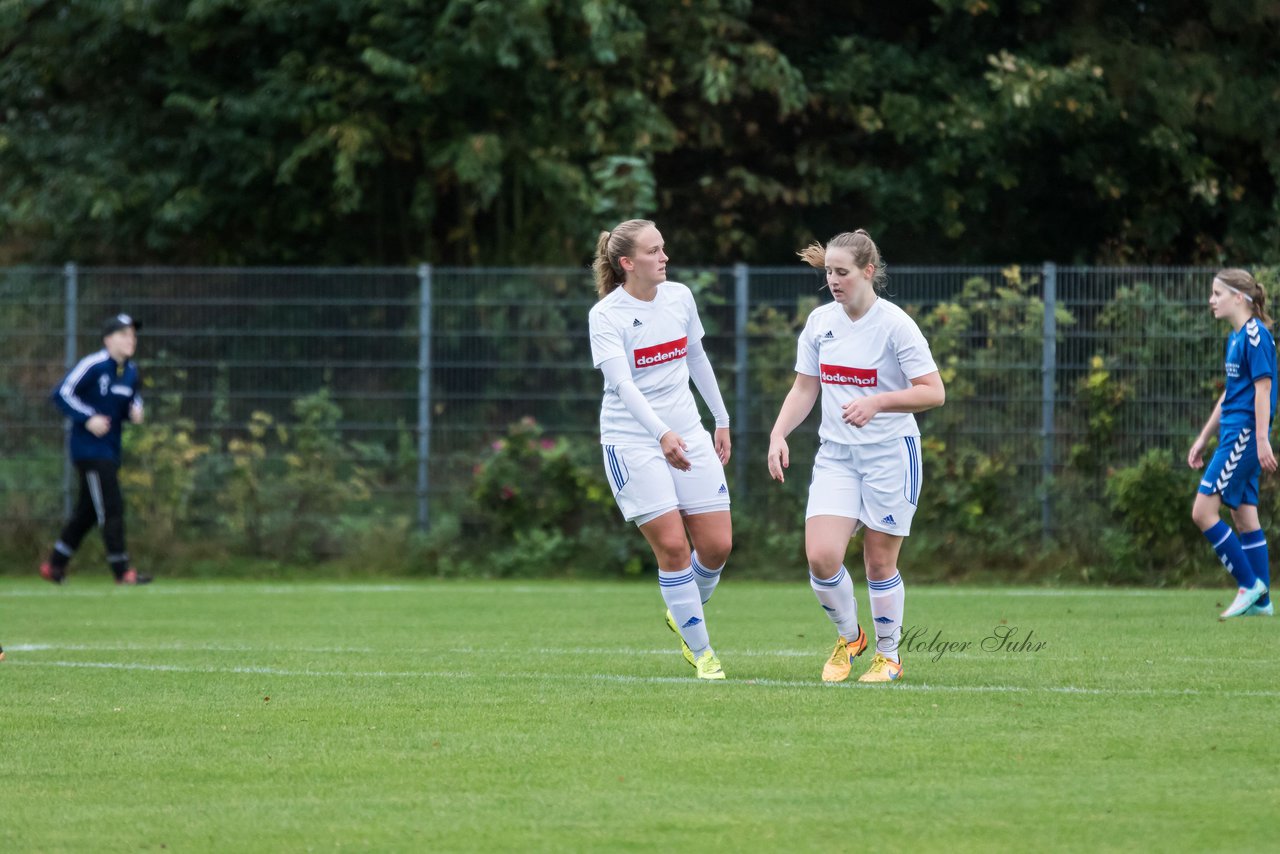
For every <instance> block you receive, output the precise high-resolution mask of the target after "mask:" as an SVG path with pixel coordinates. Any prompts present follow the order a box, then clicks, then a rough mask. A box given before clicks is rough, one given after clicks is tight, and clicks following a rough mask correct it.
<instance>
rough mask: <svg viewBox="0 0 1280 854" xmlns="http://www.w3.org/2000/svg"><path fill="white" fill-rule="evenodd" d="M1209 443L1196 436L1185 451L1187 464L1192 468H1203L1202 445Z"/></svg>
mask: <svg viewBox="0 0 1280 854" xmlns="http://www.w3.org/2000/svg"><path fill="white" fill-rule="evenodd" d="M1207 444H1209V443H1208V442H1207V441H1206V440H1205V439H1204V438H1203V437H1201V436H1197V437H1196V440H1195V441H1194V442H1193V443H1192V444H1191V450H1190V451H1187V465H1188V466H1189V467H1191V468H1193V469H1199V468H1204V446H1205V445H1207Z"/></svg>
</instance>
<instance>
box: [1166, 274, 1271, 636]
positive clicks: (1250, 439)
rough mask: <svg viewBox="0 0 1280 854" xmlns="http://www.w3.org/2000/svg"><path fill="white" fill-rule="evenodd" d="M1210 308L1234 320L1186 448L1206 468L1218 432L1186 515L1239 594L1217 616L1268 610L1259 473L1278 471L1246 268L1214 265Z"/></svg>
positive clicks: (1265, 325)
mask: <svg viewBox="0 0 1280 854" xmlns="http://www.w3.org/2000/svg"><path fill="white" fill-rule="evenodd" d="M1209 308H1210V310H1212V311H1213V316H1214V317H1216V318H1218V319H1219V320H1226V321H1227V322H1228V323H1230V324H1231V332H1230V333H1229V334H1228V335H1227V347H1226V359H1225V365H1224V367H1225V368H1226V374H1227V381H1226V387H1225V388H1224V389H1223V391H1222V395H1221V396H1220V397H1219V398H1218V402H1217V403H1215V404H1214V406H1213V412H1212V413H1211V414H1210V415H1209V420H1208V421H1207V422H1206V423H1205V425H1204V429H1202V430H1201V431H1200V435H1199V436H1197V437H1196V440H1195V441H1194V442H1193V443H1192V444H1191V450H1190V451H1188V452H1187V465H1189V466H1191V468H1193V469H1198V468H1202V467H1204V452H1205V447H1206V446H1207V445H1208V443H1209V437H1210V436H1212V435H1213V433H1214V431H1215V430H1216V431H1217V433H1218V448H1217V450H1216V451H1215V452H1214V454H1213V458H1212V459H1211V460H1210V461H1209V465H1208V467H1206V468H1205V472H1204V477H1202V478H1201V479H1200V488H1199V489H1198V490H1197V494H1196V500H1195V503H1194V504H1193V505H1192V507H1191V519H1192V521H1194V522H1195V523H1196V526H1197V527H1198V528H1199V529H1200V531H1201V533H1203V534H1204V535H1205V538H1206V539H1208V540H1209V542H1210V544H1212V546H1213V550H1214V551H1215V552H1217V554H1218V559H1219V560H1221V561H1222V565H1223V566H1225V567H1226V568H1227V572H1229V573H1231V575H1232V577H1234V578H1235V582H1236V588H1237V589H1236V597H1235V599H1234V600H1233V601H1232V602H1231V604H1230V605H1228V606H1227V609H1226V610H1225V611H1223V612H1222V613H1221V614H1219V615H1218V619H1220V620H1228V619H1231V618H1232V617H1254V616H1265V617H1270V616H1271V615H1272V614H1273V613H1274V608H1273V607H1272V604H1271V598H1270V596H1268V594H1267V589H1268V588H1269V587H1270V585H1271V569H1270V565H1269V564H1270V560H1269V557H1268V555H1267V537H1266V534H1264V533H1263V532H1262V524H1261V523H1260V522H1259V520H1258V475H1259V473H1260V472H1262V471H1266V472H1274V471H1275V470H1276V455H1275V452H1273V451H1272V450H1271V436H1270V434H1271V420H1272V418H1274V416H1275V412H1276V342H1275V339H1274V338H1272V336H1271V329H1270V326H1271V317H1270V315H1268V314H1267V295H1266V292H1265V291H1263V289H1262V286H1261V285H1259V284H1258V283H1257V281H1256V280H1255V279H1254V278H1253V276H1252V275H1250V274H1249V273H1248V271H1246V270H1238V269H1228V270H1219V271H1218V274H1217V275H1216V276H1214V277H1213V286H1212V291H1211V293H1210V295H1209ZM1223 504H1225V505H1227V506H1228V507H1229V508H1231V519H1232V521H1234V522H1235V526H1236V527H1235V530H1234V531H1233V530H1232V529H1231V527H1230V526H1229V525H1227V523H1226V522H1224V521H1223V520H1222V518H1221V512H1222V505H1223Z"/></svg>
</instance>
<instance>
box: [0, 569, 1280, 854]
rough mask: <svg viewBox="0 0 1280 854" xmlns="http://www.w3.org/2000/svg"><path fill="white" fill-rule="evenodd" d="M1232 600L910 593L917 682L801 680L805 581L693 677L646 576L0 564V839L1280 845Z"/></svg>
mask: <svg viewBox="0 0 1280 854" xmlns="http://www.w3.org/2000/svg"><path fill="white" fill-rule="evenodd" d="M908 583H909V579H908ZM1229 595H1230V591H1229V590H1228V589H1227V586H1226V585H1225V584H1224V585H1223V589H1222V590H1221V591H1190V592H1186V591H1182V592H1155V591H1139V590H1048V589H1025V588H1024V589H975V588H944V587H923V586H920V587H914V588H913V587H908V591H907V622H908V624H909V625H910V626H912V627H915V629H916V630H917V634H915V635H914V638H915V639H914V641H912V642H909V644H908V645H909V646H910V647H912V649H911V650H910V651H908V652H906V653H905V654H904V662H905V664H906V668H907V670H906V679H905V680H904V681H903V682H901V683H899V684H896V685H889V686H869V685H857V684H847V685H843V686H824V685H822V684H821V683H820V682H819V679H818V674H819V672H820V670H821V667H822V663H823V661H824V660H825V658H826V655H827V654H828V652H829V650H830V644H831V642H832V641H833V639H834V638H833V630H832V629H831V628H830V626H829V624H828V623H827V622H826V619H825V617H824V616H823V615H822V612H821V610H820V609H819V607H818V605H817V603H816V601H815V600H814V597H813V595H812V593H811V592H810V591H809V588H808V585H807V584H806V583H805V581H803V580H797V581H796V582H795V583H793V584H766V583H747V582H735V581H734V580H733V579H732V578H729V579H728V580H726V581H725V582H724V583H723V584H722V585H721V587H720V590H719V591H718V592H717V594H716V597H715V599H713V600H712V602H711V604H710V606H709V608H708V623H709V626H710V629H711V632H712V639H713V641H714V642H715V644H716V647H717V650H718V651H719V653H720V657H721V660H722V661H723V662H724V667H725V670H726V672H727V673H728V676H729V679H728V680H727V681H726V682H723V683H700V682H698V681H697V680H695V679H694V678H693V676H692V670H691V669H690V668H689V667H688V665H686V664H685V663H684V660H683V659H682V658H681V657H680V654H679V648H678V644H677V643H676V641H675V637H674V636H673V635H672V634H671V633H670V632H668V631H667V629H666V628H665V627H664V625H663V622H662V611H663V608H662V605H661V598H660V596H659V594H658V590H657V585H656V583H652V584H650V583H644V584H641V583H622V582H618V583H607V582H604V583H582V582H534V583H528V582H522V583H516V582H406V583H388V584H376V583H367V584H346V583H341V584H340V583H315V582H299V583H290V584H263V583H209V582H176V581H161V582H159V583H157V584H155V585H152V586H151V587H148V588H138V589H132V590H129V589H116V588H114V587H113V586H111V585H109V584H108V583H107V582H106V581H105V580H103V579H96V578H89V577H85V576H78V577H75V578H73V581H72V583H71V584H69V585H68V586H67V587H66V588H53V587H50V586H49V585H41V584H40V583H39V582H38V581H26V580H15V579H3V580H0V644H2V645H3V646H4V648H5V652H6V653H7V655H8V659H7V660H6V661H5V662H4V663H2V664H0V697H3V713H2V714H3V717H2V719H3V722H4V723H3V751H2V752H0V781H3V790H2V791H3V805H2V807H0V850H3V851H7V852H27V851H160V850H167V851H179V852H181V851H301V850H316V851H319V850H358V851H360V850H370V851H454V850H476V851H480V850H485V851H493V850H505V851H514V850H568V851H586V850H623V851H627V850H671V851H675V850H679V851H701V850H721V851H742V850H750V851H772V850H779V851H836V850H856V851H867V852H874V851H886V850H894V851H920V850H926V851H927V850H938V849H943V848H945V849H948V850H949V851H968V850H975V851H976V850H981V851H992V850H997V851H998V850H1025V851H1034V850H1042V849H1054V850H1078V851H1098V850H1125V849H1127V850H1170V849H1177V850H1211V849H1224V850H1225V849H1230V850H1235V851H1239V850H1249V849H1251V848H1252V849H1256V850H1274V846H1275V845H1276V844H1277V843H1276V831H1275V819H1276V818H1277V806H1276V804H1277V803H1278V802H1280V774H1277V762H1276V750H1275V749H1274V747H1273V744H1272V735H1273V733H1274V728H1275V724H1276V719H1277V711H1278V710H1280V686H1278V685H1277V681H1278V677H1280V655H1277V652H1278V651H1280V645H1278V644H1277V634H1276V632H1277V631H1278V630H1280V626H1277V624H1276V623H1275V622H1274V620H1268V619H1265V618H1254V619H1239V620H1235V621H1233V622H1229V623H1219V622H1217V620H1216V619H1215V615H1216V613H1217V610H1218V609H1219V608H1220V607H1222V605H1221V604H1220V603H1223V602H1225V601H1226V600H1227V599H1228V598H1229ZM859 598H860V608H861V613H862V621H863V625H864V627H866V626H868V625H870V622H869V618H868V616H867V610H866V597H865V590H863V591H862V593H861V594H860V597H859ZM997 631H998V632H1013V633H1012V634H1011V635H1010V637H1009V638H1008V639H1007V640H1006V641H1004V642H1003V643H1002V642H1001V641H999V640H994V641H988V642H987V643H986V648H984V644H983V641H984V639H987V638H992V637H996V634H995V633H996V632H997ZM1028 637H1029V639H1030V644H1029V645H1024V644H1023V643H1022V642H1023V641H1026V640H1027V639H1028ZM929 642H932V643H933V649H931V650H930V649H925V648H923V647H924V646H925V645H926V644H927V643H929ZM944 643H945V644H948V646H947V647H946V648H942V647H941V646H940V645H941V644H944ZM964 644H968V646H967V648H965V647H964ZM1036 644H1041V646H1040V647H1039V648H1036V647H1035V645H1036ZM997 645H1003V646H1004V648H1003V649H999V650H994V649H991V647H993V646H997ZM1011 646H1014V647H1019V646H1020V647H1022V648H1012V649H1011V648H1010V647H1011ZM860 661H866V659H861V660H860ZM1242 829H1245V830H1247V831H1248V832H1246V833H1242V832H1241V831H1242Z"/></svg>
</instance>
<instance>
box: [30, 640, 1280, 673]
mask: <svg viewBox="0 0 1280 854" xmlns="http://www.w3.org/2000/svg"><path fill="white" fill-rule="evenodd" d="M5 649H6V650H8V651H9V652H10V653H16V652H196V653H200V652H227V653H256V654H258V655H262V654H267V655H280V654H293V653H317V654H325V655H328V654H337V655H386V654H387V653H388V652H389V651H388V650H382V649H376V648H373V647H358V646H253V645H249V644H201V643H196V642H190V643H165V644H150V643H148V644H142V643H16V644H9V645H8V646H7V647H5ZM514 652H520V653H521V654H522V655H528V654H533V655H547V656H567V657H575V658H576V657H581V656H619V657H625V656H653V655H656V656H671V655H675V650H674V649H672V648H670V647H662V648H654V649H638V648H635V647H529V646H523V647H519V648H518V649H509V648H496V647H451V648H449V649H440V648H439V647H416V648H415V647H397V648H396V649H395V650H394V653H395V654H396V655H406V654H409V655H412V654H422V655H441V654H448V655H495V654H502V653H514ZM721 652H722V653H723V654H724V656H725V657H726V658H731V659H732V658H808V659H812V660H814V661H822V660H825V659H826V656H827V654H828V653H827V652H826V651H825V650H823V649H731V648H723V649H721ZM935 655H936V653H934V652H930V651H929V650H922V651H920V652H919V653H917V654H909V655H908V656H907V657H908V658H914V659H917V660H920V659H926V658H927V659H929V660H933V658H934V657H935ZM939 660H941V661H952V660H956V661H982V662H989V663H999V664H1000V665H1001V666H1003V665H1006V664H1010V663H1014V662H1018V663H1028V664H1030V663H1035V662H1041V661H1055V662H1064V661H1089V662H1094V661H1098V662H1116V663H1118V664H1123V665H1125V666H1128V667H1134V666H1138V665H1140V664H1155V663H1156V662H1157V661H1159V662H1160V663H1161V664H1166V663H1168V664H1230V665H1232V666H1233V667H1273V666H1277V665H1280V658H1242V657H1240V656H1223V657H1218V658H1213V657H1197V656H1160V657H1159V658H1141V657H1133V656H1127V657H1121V656H1109V655H1046V654H1044V653H1038V652H1037V653H1010V652H1003V653H1002V652H985V653H973V652H946V653H944V654H942V656H941V657H940V659H939Z"/></svg>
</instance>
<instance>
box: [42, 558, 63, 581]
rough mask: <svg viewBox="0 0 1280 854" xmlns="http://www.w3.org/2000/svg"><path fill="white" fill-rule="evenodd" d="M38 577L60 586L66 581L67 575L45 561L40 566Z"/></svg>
mask: <svg viewBox="0 0 1280 854" xmlns="http://www.w3.org/2000/svg"><path fill="white" fill-rule="evenodd" d="M40 577H41V578H43V579H44V580H45V581H52V582H53V583H54V584H61V583H62V582H64V581H66V580H67V574H66V573H65V572H63V571H62V570H61V569H59V568H58V567H56V566H54V565H53V564H51V563H49V561H47V560H46V561H45V562H44V563H42V564H40Z"/></svg>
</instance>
